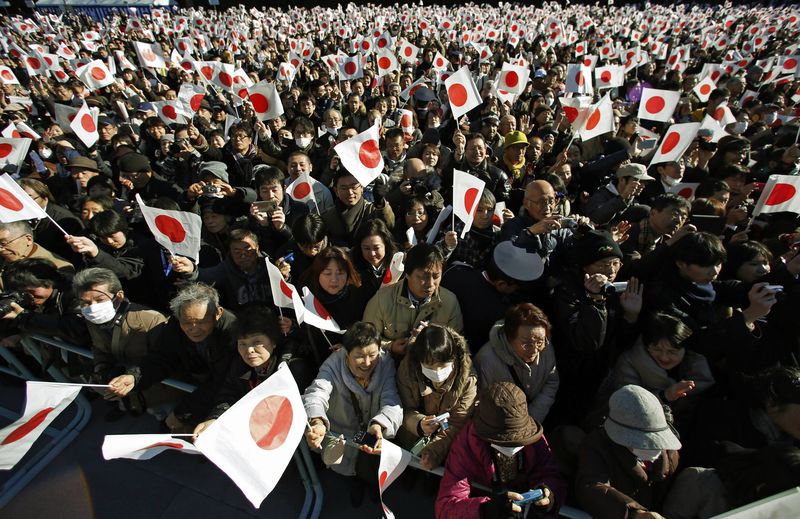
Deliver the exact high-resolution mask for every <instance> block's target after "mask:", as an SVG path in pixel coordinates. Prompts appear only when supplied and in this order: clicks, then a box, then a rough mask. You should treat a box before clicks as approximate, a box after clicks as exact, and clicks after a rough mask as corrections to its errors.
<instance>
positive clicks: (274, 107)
mask: <svg viewBox="0 0 800 519" xmlns="http://www.w3.org/2000/svg"><path fill="white" fill-rule="evenodd" d="M247 93H248V95H249V97H250V103H252V105H253V111H254V112H255V113H256V117H258V120H259V121H269V120H270V119H275V118H276V117H278V116H280V115H282V114H283V104H282V103H281V98H280V96H279V95H278V91H277V89H276V88H275V85H274V84H273V83H267V82H266V81H260V82H258V83H256V84H255V85H253V86H251V87H250V88H248V89H247Z"/></svg>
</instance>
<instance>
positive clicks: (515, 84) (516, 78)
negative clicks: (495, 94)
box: [495, 62, 530, 94]
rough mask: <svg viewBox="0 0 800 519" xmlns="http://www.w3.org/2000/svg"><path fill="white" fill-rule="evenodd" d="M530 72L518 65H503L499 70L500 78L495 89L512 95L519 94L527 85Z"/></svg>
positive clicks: (506, 63)
mask: <svg viewBox="0 0 800 519" xmlns="http://www.w3.org/2000/svg"><path fill="white" fill-rule="evenodd" d="M529 74H530V71H529V69H528V68H527V67H520V66H519V65H512V64H511V63H508V62H505V63H503V68H502V70H500V78H499V80H498V83H497V85H495V86H496V88H497V89H498V90H504V91H506V92H510V93H512V94H521V93H522V91H523V90H524V89H525V85H526V84H527V83H528V76H529Z"/></svg>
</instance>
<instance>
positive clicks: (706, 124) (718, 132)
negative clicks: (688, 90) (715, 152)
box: [700, 114, 728, 142]
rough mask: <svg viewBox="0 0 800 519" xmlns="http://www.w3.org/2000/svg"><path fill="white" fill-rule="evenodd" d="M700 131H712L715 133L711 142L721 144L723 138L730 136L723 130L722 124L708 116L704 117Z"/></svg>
mask: <svg viewBox="0 0 800 519" xmlns="http://www.w3.org/2000/svg"><path fill="white" fill-rule="evenodd" d="M700 129H701V130H711V131H712V132H713V133H712V135H711V139H710V141H711V142H719V140H720V139H721V138H723V137H725V136H726V135H728V132H726V131H725V130H723V129H722V126H720V124H719V123H718V122H717V121H716V120H715V119H714V118H713V117H711V116H710V115H708V114H706V116H705V117H703V120H702V122H701V123H700Z"/></svg>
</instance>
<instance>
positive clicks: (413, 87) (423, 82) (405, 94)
mask: <svg viewBox="0 0 800 519" xmlns="http://www.w3.org/2000/svg"><path fill="white" fill-rule="evenodd" d="M427 86H428V80H427V78H425V76H422V77H421V78H419V79H418V80H416V81H414V82H413V83H411V84H410V85H408V87H406V89H405V90H403V91H402V92H400V97H401V98H402V99H404V100H406V101H407V100H408V99H409V98H410V97H411V96H413V95H414V93H415V92H416V91H417V90H418V89H420V88H422V87H427Z"/></svg>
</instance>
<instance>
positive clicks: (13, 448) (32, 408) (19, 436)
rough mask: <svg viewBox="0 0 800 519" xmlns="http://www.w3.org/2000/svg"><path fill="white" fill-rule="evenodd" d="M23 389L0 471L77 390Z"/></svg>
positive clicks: (2, 440) (41, 385) (0, 437)
mask: <svg viewBox="0 0 800 519" xmlns="http://www.w3.org/2000/svg"><path fill="white" fill-rule="evenodd" d="M6 176H7V175H3V177H6ZM0 178H2V177H0ZM25 389H26V395H25V411H24V412H23V413H22V418H20V419H19V420H17V421H16V422H14V423H12V424H11V425H8V426H6V427H4V428H3V429H0V470H10V469H12V468H14V465H16V464H17V463H18V462H19V460H21V459H22V457H23V456H25V454H26V453H27V452H28V450H29V449H30V448H31V446H33V444H34V442H35V441H36V440H37V438H39V436H40V435H41V434H42V433H43V432H44V430H45V429H46V428H47V426H48V425H50V423H51V422H52V421H53V420H55V419H56V417H57V416H58V415H59V414H61V411H63V410H64V409H66V408H67V406H68V405H69V404H70V403H72V401H73V400H75V397H76V396H78V393H79V392H80V390H81V386H78V385H75V384H56V383H54V382H34V381H31V380H29V381H27V383H26V388H25Z"/></svg>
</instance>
